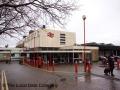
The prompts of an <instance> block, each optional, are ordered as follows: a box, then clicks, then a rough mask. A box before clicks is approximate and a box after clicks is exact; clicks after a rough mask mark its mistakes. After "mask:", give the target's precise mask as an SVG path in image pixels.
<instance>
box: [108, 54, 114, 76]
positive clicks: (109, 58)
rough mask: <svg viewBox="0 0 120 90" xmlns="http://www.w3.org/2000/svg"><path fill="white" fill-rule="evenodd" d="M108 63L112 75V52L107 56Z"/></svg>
mask: <svg viewBox="0 0 120 90" xmlns="http://www.w3.org/2000/svg"><path fill="white" fill-rule="evenodd" d="M108 65H109V68H110V74H111V76H114V74H113V70H114V57H113V54H111V55H110V56H108Z"/></svg>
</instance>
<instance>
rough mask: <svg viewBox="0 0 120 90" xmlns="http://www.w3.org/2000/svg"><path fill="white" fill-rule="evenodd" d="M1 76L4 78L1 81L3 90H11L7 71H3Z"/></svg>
mask: <svg viewBox="0 0 120 90" xmlns="http://www.w3.org/2000/svg"><path fill="white" fill-rule="evenodd" d="M1 74H2V77H1V78H2V80H1V90H9V89H8V83H7V78H6V74H5V71H4V70H2V72H1Z"/></svg>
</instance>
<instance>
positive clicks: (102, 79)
mask: <svg viewBox="0 0 120 90" xmlns="http://www.w3.org/2000/svg"><path fill="white" fill-rule="evenodd" d="M1 70H5V72H6V76H7V80H8V86H9V90H119V89H120V85H119V84H120V70H117V69H116V68H115V70H114V74H115V77H111V76H105V75H104V73H103V70H104V67H101V66H100V65H99V64H98V63H95V64H93V66H92V73H91V74H89V73H84V71H83V65H82V64H80V65H79V66H78V74H77V75H76V74H74V65H55V71H54V72H53V71H52V69H51V68H50V67H49V71H47V70H46V68H44V69H37V68H34V67H31V66H28V65H20V64H19V63H18V62H12V63H11V64H5V63H0V71H1Z"/></svg>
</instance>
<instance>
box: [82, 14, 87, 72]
mask: <svg viewBox="0 0 120 90" xmlns="http://www.w3.org/2000/svg"><path fill="white" fill-rule="evenodd" d="M82 19H83V22H84V49H83V60H84V71H85V72H86V58H85V19H86V16H85V15H83V16H82Z"/></svg>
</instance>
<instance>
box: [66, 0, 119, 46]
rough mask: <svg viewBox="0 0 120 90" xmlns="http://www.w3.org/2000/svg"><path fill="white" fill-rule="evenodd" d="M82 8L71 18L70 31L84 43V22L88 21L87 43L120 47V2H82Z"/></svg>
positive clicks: (107, 0)
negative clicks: (110, 44) (84, 19)
mask: <svg viewBox="0 0 120 90" xmlns="http://www.w3.org/2000/svg"><path fill="white" fill-rule="evenodd" d="M79 2H80V3H81V4H82V6H81V7H80V10H79V11H76V12H75V13H74V15H73V16H72V17H71V18H72V19H71V21H70V23H69V24H68V27H67V28H68V30H70V31H75V32H76V36H77V42H78V43H83V20H82V15H83V14H85V15H86V17H87V19H86V41H87V42H98V43H113V44H117V45H120V39H119V36H120V0H80V1H79Z"/></svg>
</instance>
